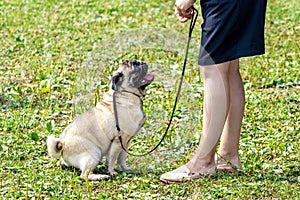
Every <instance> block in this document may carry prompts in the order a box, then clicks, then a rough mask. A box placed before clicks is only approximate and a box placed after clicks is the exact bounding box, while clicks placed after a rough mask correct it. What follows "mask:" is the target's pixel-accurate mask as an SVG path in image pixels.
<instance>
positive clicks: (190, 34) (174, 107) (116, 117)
mask: <svg viewBox="0 0 300 200" xmlns="http://www.w3.org/2000/svg"><path fill="white" fill-rule="evenodd" d="M193 11H194V15H195V16H194V15H193V16H192V18H191V22H190V27H189V35H188V40H187V46H186V52H185V58H184V63H183V68H182V73H181V77H180V83H179V86H178V90H177V94H176V99H175V102H174V106H173V111H172V114H171V117H170V121H169V123H168V126H167V129H166V131H165V133H164V135H163V137H162V138H161V140H160V141H159V143H158V144H157V145H156V146H155V147H154V148H153V149H152V150H150V151H148V152H147V153H144V154H133V153H130V152H128V150H126V148H125V147H124V145H123V142H122V137H121V135H119V140H120V143H121V146H122V148H123V150H124V151H125V152H126V153H127V154H129V155H131V156H146V155H148V154H150V153H152V152H153V151H155V150H156V149H157V148H158V147H159V145H160V144H161V143H162V142H163V140H164V139H165V137H166V135H167V133H168V131H169V128H170V126H171V123H172V120H173V116H174V113H175V110H176V105H177V102H178V99H179V94H180V91H181V87H182V82H183V78H184V73H185V68H186V63H187V58H188V54H189V47H190V42H191V38H192V32H193V29H194V26H195V24H196V21H197V17H198V10H197V9H195V8H194V7H193ZM125 92H126V91H125ZM113 108H114V114H115V122H116V128H117V130H118V132H120V130H121V129H120V125H119V120H118V114H117V105H116V96H115V92H114V93H113Z"/></svg>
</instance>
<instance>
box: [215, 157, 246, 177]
mask: <svg viewBox="0 0 300 200" xmlns="http://www.w3.org/2000/svg"><path fill="white" fill-rule="evenodd" d="M215 162H216V165H217V170H220V171H225V172H232V173H237V172H238V171H241V170H242V166H241V161H240V159H239V157H238V156H235V157H231V158H229V157H226V156H222V155H220V154H217V155H216V159H215Z"/></svg>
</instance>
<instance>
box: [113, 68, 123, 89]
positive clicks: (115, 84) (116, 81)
mask: <svg viewBox="0 0 300 200" xmlns="http://www.w3.org/2000/svg"><path fill="white" fill-rule="evenodd" d="M122 77H123V74H122V73H120V72H119V73H117V74H115V75H114V76H112V77H111V89H113V90H118V86H119V85H120V83H121V82H122Z"/></svg>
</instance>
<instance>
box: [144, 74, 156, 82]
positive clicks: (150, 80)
mask: <svg viewBox="0 0 300 200" xmlns="http://www.w3.org/2000/svg"><path fill="white" fill-rule="evenodd" d="M143 79H144V80H145V81H147V82H152V81H153V80H154V75H153V74H146V76H144V78H143Z"/></svg>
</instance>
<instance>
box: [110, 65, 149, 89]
mask: <svg viewBox="0 0 300 200" xmlns="http://www.w3.org/2000/svg"><path fill="white" fill-rule="evenodd" d="M147 71H148V65H147V64H146V63H145V62H140V61H136V60H126V61H125V62H123V63H122V64H121V66H120V67H119V69H118V70H117V71H115V72H114V73H113V76H112V79H111V84H112V85H111V86H112V89H113V90H115V91H119V90H122V89H123V90H126V91H130V92H135V91H136V90H138V91H139V93H140V95H145V93H144V90H145V88H146V87H147V86H148V85H149V84H151V83H152V81H153V80H154V75H153V74H147Z"/></svg>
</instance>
